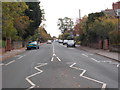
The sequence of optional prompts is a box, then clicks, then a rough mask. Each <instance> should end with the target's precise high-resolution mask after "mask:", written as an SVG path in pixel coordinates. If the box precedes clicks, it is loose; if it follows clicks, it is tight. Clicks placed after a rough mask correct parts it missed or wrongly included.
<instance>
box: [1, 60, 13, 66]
mask: <svg viewBox="0 0 120 90" xmlns="http://www.w3.org/2000/svg"><path fill="white" fill-rule="evenodd" d="M14 62H15V60H12V61H10V62H8V63H7V64H4V63H1V64H0V66H3V65H5V66H7V65H9V64H12V63H14Z"/></svg>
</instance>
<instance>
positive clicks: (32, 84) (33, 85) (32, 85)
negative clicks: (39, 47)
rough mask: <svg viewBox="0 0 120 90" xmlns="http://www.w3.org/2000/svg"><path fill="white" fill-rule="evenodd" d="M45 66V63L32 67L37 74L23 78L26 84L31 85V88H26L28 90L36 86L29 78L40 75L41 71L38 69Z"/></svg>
mask: <svg viewBox="0 0 120 90" xmlns="http://www.w3.org/2000/svg"><path fill="white" fill-rule="evenodd" d="M45 65H47V63H40V65H38V66H36V67H34V69H36V70H37V71H38V72H37V73H34V74H32V75H30V76H28V77H26V78H25V79H26V80H27V81H28V83H30V84H31V87H30V88H28V89H32V88H34V87H35V86H36V85H35V83H33V82H32V81H31V80H30V78H31V77H34V76H36V75H38V74H40V73H42V72H43V71H42V70H40V69H39V68H38V67H42V66H45Z"/></svg>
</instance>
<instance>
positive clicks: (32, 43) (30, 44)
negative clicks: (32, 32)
mask: <svg viewBox="0 0 120 90" xmlns="http://www.w3.org/2000/svg"><path fill="white" fill-rule="evenodd" d="M30 49H39V45H38V42H37V41H30V42H28V44H27V50H30Z"/></svg>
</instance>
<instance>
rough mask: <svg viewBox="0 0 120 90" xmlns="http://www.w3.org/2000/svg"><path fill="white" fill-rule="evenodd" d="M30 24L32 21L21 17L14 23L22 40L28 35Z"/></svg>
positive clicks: (26, 17)
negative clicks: (27, 30)
mask: <svg viewBox="0 0 120 90" xmlns="http://www.w3.org/2000/svg"><path fill="white" fill-rule="evenodd" d="M30 22H31V21H30V20H29V17H28V16H21V17H19V18H17V19H16V20H15V21H14V27H15V28H16V29H17V31H18V35H19V36H20V37H21V38H23V35H24V34H25V33H26V29H27V28H28V26H29V24H30Z"/></svg>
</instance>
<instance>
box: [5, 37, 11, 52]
mask: <svg viewBox="0 0 120 90" xmlns="http://www.w3.org/2000/svg"><path fill="white" fill-rule="evenodd" d="M10 50H11V40H10V39H7V40H6V47H5V51H10Z"/></svg>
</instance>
